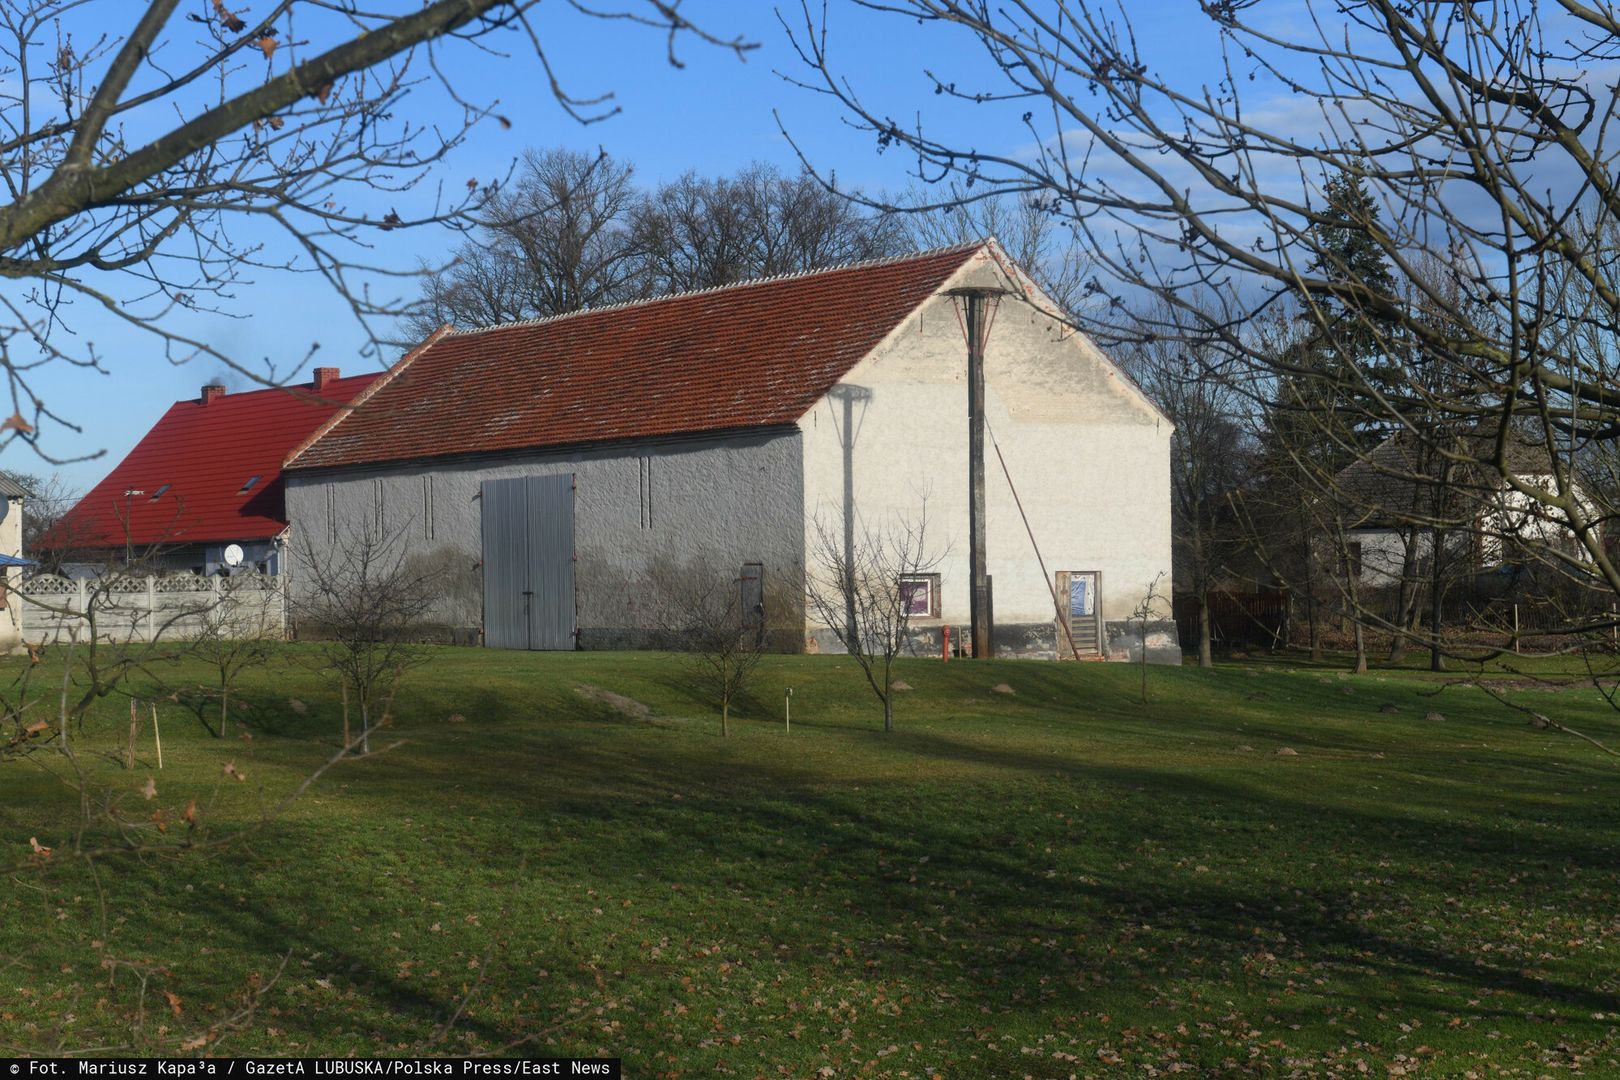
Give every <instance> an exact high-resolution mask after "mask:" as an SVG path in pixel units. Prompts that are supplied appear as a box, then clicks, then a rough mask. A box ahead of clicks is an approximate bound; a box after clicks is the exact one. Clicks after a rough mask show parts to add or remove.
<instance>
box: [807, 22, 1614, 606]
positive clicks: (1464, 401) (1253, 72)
mask: <svg viewBox="0 0 1620 1080" xmlns="http://www.w3.org/2000/svg"><path fill="white" fill-rule="evenodd" d="M855 2H857V3H859V5H860V6H865V8H870V10H873V11H880V13H886V15H893V16H897V18H906V19H919V21H922V23H925V24H935V26H940V28H943V29H944V31H946V32H954V34H957V36H961V37H962V39H966V40H967V42H969V44H974V45H977V47H978V49H980V52H982V55H983V58H985V60H988V71H990V74H988V76H985V78H982V79H978V81H975V79H972V78H967V76H964V78H961V79H957V78H954V76H953V74H949V73H944V71H933V73H932V74H933V86H935V89H936V91H938V100H940V102H943V104H946V105H949V104H953V102H959V104H962V105H970V107H974V108H991V110H993V108H1003V110H1006V115H1008V117H1009V118H1011V120H1013V121H1014V123H1017V125H1022V139H1021V147H1032V152H1029V154H1022V152H1014V151H1013V149H1006V151H998V149H995V147H987V146H966V144H961V142H956V141H953V139H951V138H949V136H936V134H935V130H940V131H943V130H944V126H943V125H941V126H938V128H930V125H928V123H927V121H920V123H899V121H896V120H893V118H891V113H889V112H888V110H886V105H883V104H872V102H868V100H867V99H865V97H863V96H862V94H860V91H859V87H857V86H855V83H854V81H852V79H849V78H844V74H846V73H841V71H838V70H834V66H833V65H831V62H829V57H828V52H826V40H828V39H826V37H825V36H821V31H825V29H826V28H825V23H823V18H821V13H820V8H816V6H813V5H808V3H805V5H802V8H800V13H802V16H804V18H802V19H800V21H797V23H795V24H794V28H792V29H794V42H795V45H797V47H799V52H800V57H802V58H804V60H805V65H807V66H805V68H804V71H805V73H807V74H805V76H804V78H800V83H802V84H804V86H807V87H810V89H813V91H816V92H821V94H825V96H828V97H829V99H831V100H833V102H834V104H836V105H838V107H839V108H841V112H842V113H844V115H846V117H847V118H849V120H851V121H852V123H855V125H857V126H860V128H865V130H868V131H870V133H873V134H875V136H876V138H878V141H880V142H881V144H885V146H893V147H902V149H904V151H906V152H909V154H912V155H914V157H915V160H917V162H919V172H920V180H928V181H933V180H946V181H959V185H961V186H959V198H962V199H967V201H983V199H990V198H995V196H998V194H1013V196H1024V194H1035V196H1038V198H1040V199H1043V204H1045V206H1048V207H1051V210H1053V214H1056V215H1059V217H1061V219H1063V222H1064V223H1066V225H1068V227H1071V228H1074V230H1077V232H1079V233H1081V235H1082V236H1085V241H1087V249H1089V254H1090V257H1092V262H1093V279H1095V280H1093V282H1092V285H1093V288H1095V290H1097V293H1098V296H1102V298H1110V296H1111V298H1116V300H1118V298H1129V296H1131V295H1134V293H1140V291H1149V293H1152V295H1155V296H1158V298H1160V301H1162V303H1163V304H1166V306H1168V308H1170V309H1173V311H1176V313H1178V314H1176V319H1174V321H1173V322H1171V324H1166V322H1165V321H1163V319H1155V317H1153V316H1149V317H1145V319H1144V317H1142V314H1140V311H1142V309H1140V308H1134V309H1132V308H1131V306H1129V304H1093V306H1092V308H1089V309H1087V319H1085V324H1087V329H1089V330H1092V332H1093V334H1098V335H1100V337H1102V338H1103V340H1105V342H1106V340H1113V342H1123V340H1140V338H1142V337H1145V335H1147V334H1173V335H1174V334H1187V332H1189V329H1191V332H1192V334H1196V335H1197V337H1200V338H1204V340H1209V342H1212V343H1213V347H1215V348H1217V350H1218V361H1215V363H1220V364H1225V366H1231V368H1247V369H1251V371H1252V372H1254V374H1255V390H1254V392H1255V393H1257V395H1264V393H1267V385H1265V384H1267V382H1268V381H1275V379H1283V377H1317V376H1320V374H1322V369H1320V366H1319V364H1317V361H1319V358H1317V356H1314V355H1311V353H1291V355H1268V353H1265V351H1262V350H1257V348H1255V343H1254V340H1252V337H1251V335H1247V334H1246V332H1244V329H1246V325H1247V321H1249V319H1252V317H1254V316H1255V314H1260V313H1268V311H1286V313H1288V317H1291V319H1296V321H1301V322H1302V324H1307V325H1309V327H1311V329H1312V332H1315V334H1319V335H1322V337H1325V338H1332V340H1333V342H1343V340H1345V338H1346V335H1351V334H1353V335H1356V337H1358V338H1359V340H1361V342H1362V343H1364V345H1362V347H1358V348H1356V350H1341V351H1340V355H1338V356H1336V364H1335V369H1333V379H1335V381H1336V385H1338V389H1340V390H1341V395H1340V398H1338V406H1340V408H1343V410H1348V413H1349V415H1348V416H1345V419H1346V421H1349V423H1353V424H1354V426H1356V427H1371V429H1379V431H1400V429H1411V427H1413V421H1411V418H1413V415H1414V413H1416V411H1424V413H1427V415H1443V416H1447V418H1450V419H1453V421H1458V423H1460V424H1461V426H1463V427H1466V429H1468V431H1471V432H1474V434H1476V436H1494V437H1487V439H1482V440H1471V442H1469V449H1463V447H1460V445H1450V447H1447V449H1442V450H1440V453H1442V455H1443V457H1448V458H1461V460H1460V461H1458V463H1460V465H1486V466H1494V468H1495V471H1497V473H1498V474H1500V478H1502V483H1503V484H1505V486H1507V487H1508V489H1511V491H1513V492H1516V494H1518V495H1523V497H1526V499H1531V500H1536V502H1539V504H1542V505H1545V507H1549V510H1552V512H1555V513H1557V517H1558V518H1560V520H1562V521H1563V523H1565V526H1567V529H1568V533H1570V534H1573V536H1575V538H1576V541H1578V542H1576V546H1578V549H1579V555H1573V554H1571V555H1563V557H1560V555H1557V554H1555V552H1550V551H1549V552H1544V554H1545V555H1547V557H1550V559H1554V560H1558V562H1562V565H1565V567H1567V568H1570V570H1575V563H1584V565H1589V567H1591V568H1592V572H1596V573H1597V575H1599V576H1601V578H1602V580H1604V581H1605V583H1607V586H1609V588H1610V589H1612V591H1614V589H1620V568H1617V565H1615V563H1614V560H1612V557H1610V554H1609V552H1607V551H1605V549H1604V546H1602V542H1601V539H1599V529H1597V518H1601V517H1602V512H1601V510H1599V512H1597V513H1596V515H1594V513H1592V512H1589V510H1588V508H1586V507H1583V504H1581V497H1579V495H1578V492H1576V483H1575V479H1576V478H1575V470H1571V468H1570V461H1571V460H1578V458H1579V457H1581V455H1583V453H1586V452H1588V450H1589V449H1591V447H1592V445H1596V444H1605V442H1610V440H1612V439H1614V437H1615V432H1617V431H1620V424H1617V421H1620V403H1617V402H1615V398H1614V395H1612V393H1610V392H1609V389H1607V387H1610V385H1612V382H1614V377H1615V374H1617V371H1620V366H1617V359H1620V358H1617V353H1615V350H1614V348H1612V347H1607V345H1605V347H1602V348H1601V350H1597V351H1594V350H1591V348H1578V347H1576V340H1578V338H1581V334H1578V332H1584V330H1596V332H1602V330H1605V329H1612V327H1614V325H1617V324H1620V293H1617V291H1615V290H1614V285H1612V270H1614V257H1612V249H1610V248H1607V246H1605V244H1604V243H1602V236H1604V235H1605V228H1609V225H1610V222H1614V220H1615V217H1617V214H1620V189H1617V188H1615V181H1614V176H1615V173H1617V168H1615V165H1617V160H1615V147H1614V146H1612V126H1610V125H1605V123H1602V118H1605V117H1609V115H1610V113H1612V112H1614V108H1615V107H1617V105H1620V86H1607V84H1605V86H1601V87H1599V86H1594V84H1591V83H1589V81H1588V79H1586V78H1584V76H1583V71H1584V70H1586V68H1588V65H1599V66H1601V65H1604V63H1607V62H1609V58H1612V57H1614V55H1617V53H1620V16H1617V15H1615V13H1612V11H1610V10H1609V6H1607V5H1599V6H1596V8H1594V6H1583V5H1573V3H1571V5H1560V8H1558V10H1557V11H1550V10H1549V11H1542V10H1541V8H1531V6H1528V5H1524V3H1518V2H1515V0H1497V2H1492V3H1479V5H1464V6H1458V5H1453V3H1440V2H1421V3H1396V2H1395V0H1354V2H1351V3H1343V5H1319V3H1307V8H1309V11H1311V13H1312V16H1314V18H1306V19H1299V21H1296V23H1293V24H1291V26H1290V28H1288V29H1286V31H1283V32H1278V31H1277V29H1275V28H1272V26H1259V24H1254V23H1251V21H1247V19H1249V15H1251V8H1252V5H1249V3H1209V5H1204V8H1202V13H1200V15H1199V16H1196V18H1199V19H1200V23H1199V24H1196V26H1194V24H1189V26H1187V29H1186V32H1184V34H1183V37H1184V36H1186V34H1191V32H1196V31H1197V29H1199V28H1202V32H1205V34H1207V39H1209V42H1210V44H1212V47H1215V45H1218V47H1220V49H1223V50H1225V57H1226V62H1225V68H1223V71H1221V78H1220V81H1218V84H1215V86H1210V87H1209V89H1207V91H1205V89H1204V87H1200V86H1192V84H1187V83H1186V79H1184V78H1183V71H1181V70H1178V68H1176V66H1174V65H1170V63H1163V62H1162V58H1157V57H1152V55H1144V53H1142V50H1140V45H1139V40H1140V39H1137V37H1136V36H1134V34H1132V32H1131V26H1129V16H1128V15H1126V13H1121V11H1118V10H1116V8H1115V6H1113V5H1098V3H1092V2H1090V0H1013V2H1011V3H1004V5H982V3H977V2H974V0H893V2H889V0H881V2H880V0H855ZM1285 100H1286V102H1288V105H1290V108H1288V110H1286V115H1288V117H1290V118H1286V120H1280V118H1278V117H1280V115H1283V113H1281V110H1273V112H1272V113H1265V112H1260V110H1259V105H1260V104H1262V102H1264V104H1278V102H1285ZM982 126H983V125H977V126H975V130H978V128H982ZM1345 178H1348V180H1349V181H1353V183H1354V185H1356V186H1358V188H1359V189H1361V191H1364V193H1366V199H1343V198H1340V199H1335V194H1333V185H1335V183H1338V181H1341V180H1345ZM885 209H888V207H885ZM1346 228H1348V230H1351V232H1354V233H1356V235H1358V236H1359V240H1361V241H1364V243H1366V244H1367V246H1371V251H1372V253H1375V254H1377V256H1379V259H1382V261H1383V262H1387V266H1388V269H1390V272H1388V275H1387V277H1385V279H1382V280H1380V279H1377V277H1374V275H1369V274H1364V272H1356V267H1354V266H1351V264H1349V262H1346V259H1345V257H1343V254H1341V253H1343V248H1341V244H1340V241H1341V240H1343V238H1345V230H1346ZM1437 270H1439V274H1440V277H1439V280H1437ZM1212 290H1213V291H1218V293H1220V295H1221V296H1223V298H1225V301H1223V304H1221V306H1218V308H1215V309H1200V308H1202V306H1204V296H1207V295H1209V293H1210V291H1212ZM1456 300H1461V301H1463V303H1456V304H1455V306H1452V308H1450V314H1452V317H1450V319H1447V321H1443V322H1437V321H1435V319H1432V317H1430V311H1432V308H1437V306H1439V308H1443V306H1447V304H1453V303H1455V301H1456ZM1609 337H1612V332H1610V334H1609ZM1588 340H1589V338H1588ZM1434 371H1440V372H1443V376H1445V377H1439V379H1435V377H1427V374H1429V372H1434ZM1516 427H1520V429H1528V431H1529V432H1531V436H1533V437H1534V439H1537V440H1541V442H1542V444H1544V447H1545V450H1547V457H1549V460H1550V461H1552V465H1554V468H1550V471H1549V473H1547V474H1544V476H1539V478H1529V476H1523V474H1518V473H1515V471H1513V470H1511V468H1510V466H1508V461H1507V452H1505V444H1507V442H1508V434H1510V432H1511V431H1515V429H1516Z"/></svg>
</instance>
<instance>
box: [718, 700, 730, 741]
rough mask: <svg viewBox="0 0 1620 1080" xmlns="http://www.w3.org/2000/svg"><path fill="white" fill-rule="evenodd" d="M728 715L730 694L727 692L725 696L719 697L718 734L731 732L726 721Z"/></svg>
mask: <svg viewBox="0 0 1620 1080" xmlns="http://www.w3.org/2000/svg"><path fill="white" fill-rule="evenodd" d="M730 716H731V695H729V694H728V695H726V696H725V697H722V698H721V699H720V734H721V735H730V734H731V729H730V727H729V726H728V724H727V721H728V720H729V718H730Z"/></svg>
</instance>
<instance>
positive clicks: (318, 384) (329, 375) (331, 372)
mask: <svg viewBox="0 0 1620 1080" xmlns="http://www.w3.org/2000/svg"><path fill="white" fill-rule="evenodd" d="M341 377H342V375H341V374H340V373H339V371H338V369H337V368H335V367H318V368H316V369H315V377H314V378H313V379H311V380H310V381H309V385H310V389H312V390H316V391H320V390H325V389H326V388H327V387H328V386H331V385H332V384H333V383H335V382H337V381H338V379H340V378H341Z"/></svg>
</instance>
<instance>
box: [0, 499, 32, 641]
mask: <svg viewBox="0 0 1620 1080" xmlns="http://www.w3.org/2000/svg"><path fill="white" fill-rule="evenodd" d="M30 494H31V493H30V492H29V491H27V490H26V489H24V488H23V486H22V485H21V484H18V483H17V482H16V481H14V480H12V479H11V478H9V477H6V476H0V607H3V608H4V610H3V611H0V652H15V651H16V650H18V649H20V648H21V647H22V643H23V630H24V627H23V605H22V604H21V603H19V602H18V600H17V597H16V595H15V594H16V588H17V585H18V584H19V583H20V581H21V578H22V574H23V569H24V568H25V567H27V566H29V565H31V563H30V562H29V560H28V559H27V557H26V556H25V555H24V552H23V514H24V512H25V508H26V506H27V503H28V499H29V497H30Z"/></svg>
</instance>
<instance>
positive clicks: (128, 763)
mask: <svg viewBox="0 0 1620 1080" xmlns="http://www.w3.org/2000/svg"><path fill="white" fill-rule="evenodd" d="M138 715H139V714H137V713H136V711H135V699H134V698H130V699H129V745H128V746H126V747H125V748H124V768H126V769H133V768H134V767H135V729H136V727H137V725H138V724H139V721H138V720H137V719H136V717H137V716H138Z"/></svg>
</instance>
